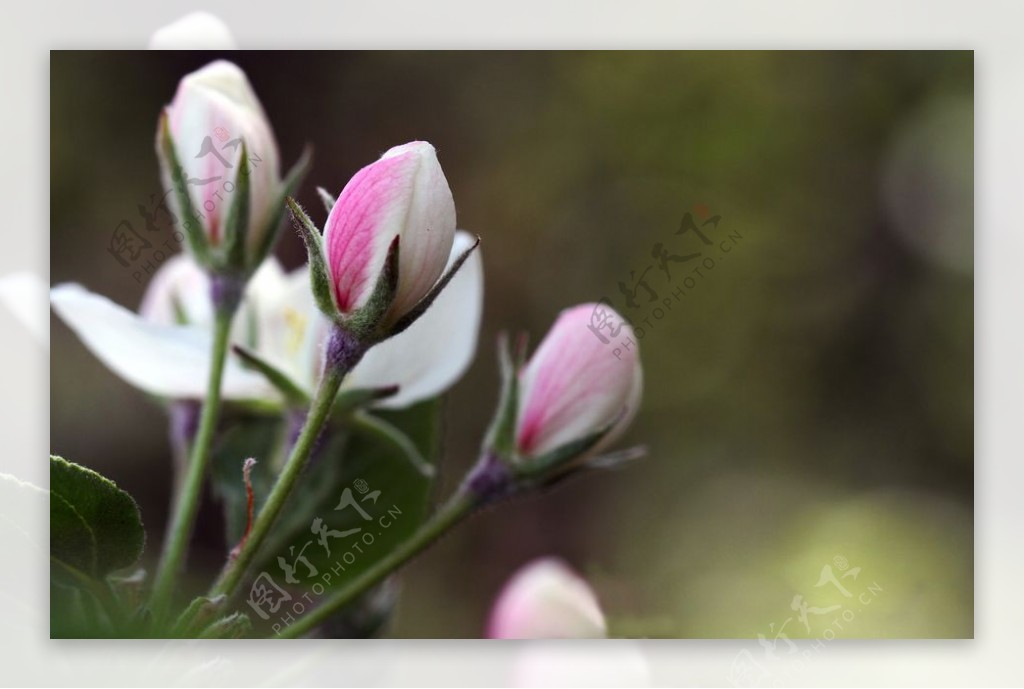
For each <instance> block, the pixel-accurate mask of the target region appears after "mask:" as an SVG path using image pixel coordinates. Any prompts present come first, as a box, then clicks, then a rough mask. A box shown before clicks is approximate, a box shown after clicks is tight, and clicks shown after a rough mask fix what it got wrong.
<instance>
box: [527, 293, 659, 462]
mask: <svg viewBox="0 0 1024 689" xmlns="http://www.w3.org/2000/svg"><path fill="white" fill-rule="evenodd" d="M599 311H600V313H601V314H602V317H603V318H604V319H606V322H607V320H608V319H611V320H612V321H614V322H615V323H617V324H618V325H617V326H616V330H615V332H616V340H615V342H614V343H612V342H609V340H608V339H607V338H605V337H603V336H602V337H598V335H600V333H599V332H595V331H594V329H593V328H592V327H591V326H592V323H593V317H594V314H595V313H598V312H599ZM637 346H638V345H637V343H636V336H635V335H634V333H633V329H632V327H631V326H630V325H629V324H628V323H626V322H625V321H624V320H623V319H622V317H621V316H619V314H617V313H615V311H614V310H612V309H611V308H610V307H608V306H606V305H603V304H582V305H580V306H576V307H573V308H571V309H566V310H565V311H563V312H562V313H561V314H560V315H559V317H558V320H557V321H555V324H554V326H552V328H551V330H550V331H549V332H548V334H547V336H546V337H545V338H544V341H543V342H541V343H540V346H539V347H538V348H537V351H536V352H534V354H533V356H532V357H531V358H530V361H529V362H528V363H527V364H526V366H525V367H524V368H523V369H522V370H521V371H520V373H519V386H520V387H519V414H518V417H517V424H516V447H517V449H518V450H519V453H520V455H522V456H524V457H530V456H537V455H542V454H544V453H546V452H549V451H551V450H554V449H555V448H558V447H560V446H562V445H565V444H566V443H569V442H572V441H574V440H580V439H583V438H585V437H587V436H589V435H592V434H594V433H597V432H599V431H600V430H602V429H604V428H607V427H609V426H610V425H611V424H613V423H614V424H615V426H614V428H612V429H611V430H610V432H609V433H608V435H606V436H605V437H604V438H603V439H602V440H601V442H600V444H599V446H598V447H597V448H595V451H596V450H597V449H600V448H601V447H605V446H607V445H608V444H610V443H611V442H612V441H613V440H615V439H616V438H617V437H618V436H619V435H621V434H622V432H623V431H625V429H626V427H627V426H628V425H629V422H630V421H631V420H632V418H633V416H634V414H635V413H636V409H637V407H638V406H639V403H640V395H641V392H642V390H643V372H642V369H641V366H640V357H639V352H638V351H637Z"/></svg>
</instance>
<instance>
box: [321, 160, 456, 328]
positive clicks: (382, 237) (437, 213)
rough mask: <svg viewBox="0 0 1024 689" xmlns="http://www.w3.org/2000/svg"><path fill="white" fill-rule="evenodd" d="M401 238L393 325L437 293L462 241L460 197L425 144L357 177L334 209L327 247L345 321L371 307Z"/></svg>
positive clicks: (389, 318)
mask: <svg viewBox="0 0 1024 689" xmlns="http://www.w3.org/2000/svg"><path fill="white" fill-rule="evenodd" d="M395 237H398V238H399V240H398V241H399V245H398V249H399V261H398V284H397V287H396V292H395V299H394V301H393V302H392V304H391V308H390V310H389V312H388V315H387V319H386V320H387V321H388V322H394V321H395V320H397V319H398V318H400V317H401V316H403V315H404V314H406V313H407V312H408V311H409V310H410V309H412V307H414V306H415V305H416V303H417V302H419V300H420V299H422V298H423V297H424V296H425V295H426V294H427V292H428V291H430V289H431V287H433V286H434V284H435V283H436V282H437V280H438V278H439V277H440V276H441V273H442V271H443V270H444V268H445V265H446V264H447V262H448V256H449V254H450V253H451V249H452V242H453V241H454V239H455V202H454V200H453V199H452V192H451V190H450V189H449V188H448V180H446V179H445V176H444V172H442V171H441V165H440V164H439V163H438V161H437V154H436V152H435V150H434V147H433V146H431V145H430V144H428V143H426V142H423V141H414V142H412V143H408V144H405V145H403V146H396V147H395V148H392V149H391V150H389V151H388V152H386V153H385V154H384V155H383V156H381V158H380V160H378V161H376V162H375V163H371V164H370V165H367V166H366V167H364V168H363V169H362V170H360V171H359V172H357V173H356V175H355V176H354V177H353V178H352V179H351V180H350V181H349V183H348V184H346V185H345V188H344V189H343V190H342V192H341V194H340V195H339V196H338V200H337V202H336V203H335V204H334V207H333V208H332V209H331V213H330V216H329V217H328V218H327V225H326V228H325V229H324V238H323V244H324V249H325V254H326V260H327V267H328V270H329V271H330V278H331V283H332V288H333V290H334V297H335V300H336V303H337V305H338V309H339V310H340V311H341V313H343V314H349V313H351V312H353V311H355V310H356V309H358V308H360V307H362V306H364V305H365V304H366V302H367V300H368V299H369V298H370V294H371V293H372V292H373V289H374V287H375V285H376V284H377V278H378V276H379V275H380V273H381V270H382V269H383V267H384V262H385V258H386V256H387V253H388V248H389V247H390V245H391V243H392V241H393V240H394V239H395Z"/></svg>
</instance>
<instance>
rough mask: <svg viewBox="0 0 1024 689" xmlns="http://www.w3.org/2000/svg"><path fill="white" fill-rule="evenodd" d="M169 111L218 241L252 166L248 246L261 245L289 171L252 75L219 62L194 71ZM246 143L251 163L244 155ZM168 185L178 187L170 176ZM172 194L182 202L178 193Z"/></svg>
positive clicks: (204, 217) (181, 157)
mask: <svg viewBox="0 0 1024 689" xmlns="http://www.w3.org/2000/svg"><path fill="white" fill-rule="evenodd" d="M167 115H168V123H169V126H170V133H171V137H172V139H173V141H174V149H175V153H176V154H177V158H178V161H179V162H180V164H181V166H182V168H183V171H184V173H185V176H186V178H187V185H186V186H187V188H188V192H189V194H190V195H191V199H192V206H193V208H194V209H195V211H196V213H197V215H198V216H199V219H200V220H201V222H202V223H203V228H204V230H205V232H206V236H207V237H208V239H209V242H210V244H211V245H213V246H217V245H219V244H222V243H223V242H224V239H225V237H224V226H225V222H226V220H227V213H228V209H229V208H230V207H231V200H232V193H233V192H234V190H235V187H236V186H237V184H236V182H237V179H238V175H239V171H240V170H241V169H242V167H243V166H245V167H246V168H248V170H249V174H250V182H249V185H250V186H249V225H248V229H247V235H246V236H247V244H248V245H249V246H257V245H258V244H259V242H260V240H261V239H262V236H263V234H264V233H265V232H266V231H268V226H269V224H270V218H271V215H270V214H271V213H272V212H276V211H277V210H278V208H277V205H276V204H278V203H279V201H280V199H279V188H280V185H281V176H280V168H279V164H278V152H277V143H276V141H275V140H274V134H273V132H272V131H271V129H270V122H269V121H268V120H267V116H266V115H265V114H264V112H263V107H262V106H261V105H260V102H259V100H258V99H257V98H256V94H255V93H254V92H253V90H252V87H251V86H250V85H249V80H248V79H247V78H246V76H245V73H244V72H242V70H241V69H239V68H238V67H237V66H236V65H234V64H232V63H230V62H227V61H225V60H218V61H216V62H213V63H211V64H209V65H207V66H205V67H203V68H202V69H200V70H198V71H196V72H192V73H191V74H188V75H187V76H185V77H184V78H183V79H182V80H181V82H180V83H179V84H178V91H177V93H175V95H174V100H173V101H172V102H171V104H170V105H169V106H167ZM243 141H244V142H245V149H246V157H247V160H241V154H242V146H241V143H242V142H243ZM166 174H168V172H167V171H165V175H166ZM164 183H165V185H166V186H167V188H168V189H170V188H171V186H172V181H171V180H170V179H165V181H164ZM169 199H170V200H171V201H172V202H173V203H174V204H175V206H177V201H176V199H175V195H174V194H171V195H170V196H169ZM179 210H180V209H179Z"/></svg>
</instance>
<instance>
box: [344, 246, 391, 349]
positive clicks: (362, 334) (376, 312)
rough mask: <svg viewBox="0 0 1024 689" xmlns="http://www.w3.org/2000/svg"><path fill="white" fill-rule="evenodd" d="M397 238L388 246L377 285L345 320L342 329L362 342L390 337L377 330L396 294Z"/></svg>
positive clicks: (373, 341) (378, 340) (377, 340)
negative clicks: (365, 300) (361, 304)
mask: <svg viewBox="0 0 1024 689" xmlns="http://www.w3.org/2000/svg"><path fill="white" fill-rule="evenodd" d="M399 251H400V247H399V237H398V236H397V235H396V236H395V238H394V239H392V240H391V244H390V245H389V246H388V253H387V256H385V257H384V267H383V268H382V269H381V271H380V275H378V276H377V283H376V284H375V285H374V286H373V292H372V293H370V298H369V299H368V300H367V302H366V304H364V305H363V306H362V307H360V308H359V309H358V310H356V311H355V312H353V313H352V315H351V316H350V317H348V318H347V319H345V321H344V322H343V324H342V325H343V327H344V328H345V329H346V330H347V331H349V332H350V333H352V334H353V335H355V337H356V338H357V339H359V340H360V341H362V342H369V343H375V342H380V341H381V340H384V339H387V338H388V337H390V336H391V333H390V332H389V333H388V334H387V335H381V334H380V332H379V330H380V326H381V324H382V323H383V322H384V319H385V317H386V316H387V314H388V310H389V309H390V308H391V305H392V304H394V303H395V294H397V292H398V256H399Z"/></svg>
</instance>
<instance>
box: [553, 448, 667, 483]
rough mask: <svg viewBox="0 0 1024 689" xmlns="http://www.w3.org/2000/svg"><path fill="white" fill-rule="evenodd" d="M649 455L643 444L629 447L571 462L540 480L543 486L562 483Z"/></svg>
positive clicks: (614, 468)
mask: <svg viewBox="0 0 1024 689" xmlns="http://www.w3.org/2000/svg"><path fill="white" fill-rule="evenodd" d="M646 455H647V448H646V447H643V446H642V445H638V446H636V447H628V448H626V449H624V450H618V451H616V452H610V453H608V454H606V455H598V456H597V457H592V458H590V459H587V460H585V461H582V462H571V461H570V462H569V463H568V464H567V465H565V466H564V468H563V469H562V470H561V471H555V472H554V473H553V474H550V475H548V476H546V477H545V478H544V479H543V480H542V481H540V482H539V484H540V486H541V487H542V488H551V487H552V486H555V485H561V483H562V482H563V481H565V480H566V479H568V478H575V477H577V476H581V475H583V474H585V473H589V472H590V471H594V470H597V471H615V470H618V469H622V468H624V467H626V466H628V465H629V464H631V463H633V462H635V461H637V460H638V459H641V458H642V457H644V456H646Z"/></svg>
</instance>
